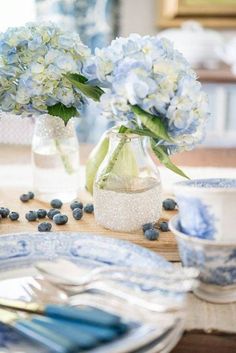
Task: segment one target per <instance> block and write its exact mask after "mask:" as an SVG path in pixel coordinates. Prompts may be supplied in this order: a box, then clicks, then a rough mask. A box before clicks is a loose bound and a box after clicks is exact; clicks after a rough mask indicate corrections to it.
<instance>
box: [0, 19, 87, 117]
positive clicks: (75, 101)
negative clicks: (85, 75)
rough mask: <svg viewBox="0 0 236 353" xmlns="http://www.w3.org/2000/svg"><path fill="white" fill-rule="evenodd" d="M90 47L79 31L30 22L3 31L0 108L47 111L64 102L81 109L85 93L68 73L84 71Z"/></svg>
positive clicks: (0, 56) (7, 110)
mask: <svg viewBox="0 0 236 353" xmlns="http://www.w3.org/2000/svg"><path fill="white" fill-rule="evenodd" d="M89 57H90V50H89V49H88V47H86V46H85V45H83V43H82V42H81V40H80V37H79V35H78V34H76V33H71V32H70V33H67V32H64V31H62V30H61V29H60V28H58V27H57V26H56V25H54V24H34V23H32V24H31V23H30V24H27V25H26V26H24V27H17V28H9V29H8V30H7V31H6V32H5V33H2V34H0V110H2V111H5V112H9V111H11V112H13V113H15V114H31V113H46V112H47V106H52V105H55V104H57V103H62V104H64V105H65V106H66V107H71V106H74V107H76V108H77V109H78V110H79V109H80V107H81V106H82V104H83V102H84V97H83V96H82V95H81V93H79V91H77V90H76V89H75V88H74V87H73V86H72V84H71V83H70V82H69V81H68V80H67V79H66V78H65V77H64V74H66V73H68V72H69V73H74V72H76V73H80V72H81V70H82V67H83V65H84V62H85V61H86V60H87V59H88V58H89Z"/></svg>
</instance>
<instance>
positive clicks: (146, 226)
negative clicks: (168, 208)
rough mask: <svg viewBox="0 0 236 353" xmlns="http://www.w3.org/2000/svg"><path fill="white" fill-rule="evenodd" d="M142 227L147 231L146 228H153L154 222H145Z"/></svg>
mask: <svg viewBox="0 0 236 353" xmlns="http://www.w3.org/2000/svg"><path fill="white" fill-rule="evenodd" d="M142 228H143V232H144V233H145V231H146V230H148V229H153V224H152V223H145V224H143V226H142Z"/></svg>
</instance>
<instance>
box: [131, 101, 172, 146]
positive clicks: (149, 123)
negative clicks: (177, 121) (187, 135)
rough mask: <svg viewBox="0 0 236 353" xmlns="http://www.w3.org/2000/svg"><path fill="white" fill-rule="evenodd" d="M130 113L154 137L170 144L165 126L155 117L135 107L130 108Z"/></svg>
mask: <svg viewBox="0 0 236 353" xmlns="http://www.w3.org/2000/svg"><path fill="white" fill-rule="evenodd" d="M132 111H133V112H134V113H135V114H136V115H138V116H139V118H140V120H141V122H142V123H143V125H145V126H146V128H148V129H149V130H150V131H151V132H152V133H154V134H155V137H159V138H161V139H163V140H165V141H169V142H171V139H170V137H169V135H168V133H167V132H166V128H165V125H164V124H163V122H162V121H161V119H159V118H158V117H157V116H155V115H152V114H150V113H148V112H145V110H143V109H141V108H140V107H139V106H137V105H133V106H132Z"/></svg>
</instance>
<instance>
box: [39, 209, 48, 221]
mask: <svg viewBox="0 0 236 353" xmlns="http://www.w3.org/2000/svg"><path fill="white" fill-rule="evenodd" d="M37 215H38V218H39V219H42V218H45V217H46V216H47V211H46V210H43V209H42V208H40V209H39V210H38V211H37Z"/></svg>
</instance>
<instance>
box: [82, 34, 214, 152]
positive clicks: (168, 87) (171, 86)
mask: <svg viewBox="0 0 236 353" xmlns="http://www.w3.org/2000/svg"><path fill="white" fill-rule="evenodd" d="M83 70H84V71H83V72H84V73H85V75H86V77H89V78H90V80H98V81H99V82H100V84H102V85H104V87H107V90H106V93H105V94H104V95H103V96H102V99H101V108H102V110H103V114H104V115H105V116H106V117H108V118H111V119H114V120H116V121H127V120H128V121H132V119H136V117H135V116H134V114H133V113H132V111H131V106H130V105H138V106H139V107H141V108H142V109H143V110H145V111H146V112H149V113H151V114H153V115H155V116H156V118H157V119H161V120H162V121H163V123H164V124H165V126H166V130H167V132H168V134H169V136H170V138H171V139H172V141H173V144H170V145H169V150H170V151H171V152H175V151H179V150H183V149H185V150H189V149H192V148H193V147H194V146H195V145H196V144H197V143H200V142H201V141H202V139H203V136H204V131H205V125H206V121H207V118H208V116H209V112H208V102H207V96H206V95H205V93H204V92H203V91H202V90H201V84H200V83H199V82H198V81H197V80H196V74H195V73H194V71H193V70H192V69H191V68H190V65H189V64H188V62H187V61H186V60H185V59H184V57H183V56H182V54H181V53H180V52H178V51H177V50H175V49H174V48H173V45H172V44H171V42H169V41H168V40H167V39H159V38H157V37H150V36H145V37H141V36H139V35H137V34H133V35H130V36H129V37H128V38H117V39H116V40H114V41H112V43H111V45H110V46H109V47H107V48H104V49H97V50H96V52H95V56H94V57H91V58H90V59H89V60H88V61H87V63H86V65H85V67H84V68H83Z"/></svg>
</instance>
